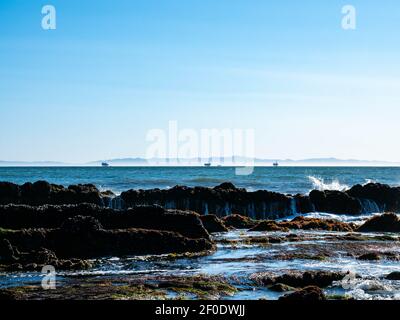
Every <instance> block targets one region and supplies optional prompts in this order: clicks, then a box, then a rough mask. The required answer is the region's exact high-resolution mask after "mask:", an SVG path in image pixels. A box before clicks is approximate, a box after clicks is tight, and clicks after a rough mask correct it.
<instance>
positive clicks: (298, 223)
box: [249, 216, 355, 232]
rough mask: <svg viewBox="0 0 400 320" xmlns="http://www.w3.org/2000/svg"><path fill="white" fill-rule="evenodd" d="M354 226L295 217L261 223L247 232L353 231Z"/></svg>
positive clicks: (327, 220) (326, 220)
mask: <svg viewBox="0 0 400 320" xmlns="http://www.w3.org/2000/svg"><path fill="white" fill-rule="evenodd" d="M354 228H355V226H354V225H352V224H349V223H344V222H340V221H338V220H333V219H316V218H305V217H301V216H299V217H296V218H294V219H293V220H291V221H285V222H277V221H272V220H269V221H261V222H260V223H259V224H257V225H256V226H254V227H253V228H251V229H250V230H249V231H283V232H287V231H289V230H293V229H294V230H296V229H302V230H326V231H342V232H346V231H353V230H354Z"/></svg>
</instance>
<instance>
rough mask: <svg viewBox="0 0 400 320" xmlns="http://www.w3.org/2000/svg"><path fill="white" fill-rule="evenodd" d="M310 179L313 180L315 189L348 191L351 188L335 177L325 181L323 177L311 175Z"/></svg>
mask: <svg viewBox="0 0 400 320" xmlns="http://www.w3.org/2000/svg"><path fill="white" fill-rule="evenodd" d="M308 179H310V181H311V182H312V185H313V189H315V190H319V191H325V190H337V191H346V190H348V189H349V186H348V185H346V184H341V183H340V182H339V180H337V179H334V180H332V181H331V182H330V183H328V182H325V180H324V179H322V178H317V177H314V176H309V177H308Z"/></svg>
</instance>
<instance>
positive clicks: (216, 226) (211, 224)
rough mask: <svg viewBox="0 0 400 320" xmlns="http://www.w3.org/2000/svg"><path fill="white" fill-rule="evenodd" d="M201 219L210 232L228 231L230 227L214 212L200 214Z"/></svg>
mask: <svg viewBox="0 0 400 320" xmlns="http://www.w3.org/2000/svg"><path fill="white" fill-rule="evenodd" d="M200 220H201V222H202V223H203V226H204V228H206V230H207V231H208V232H209V233H214V232H226V231H228V228H227V227H226V226H225V225H224V223H223V222H222V220H221V219H219V218H217V216H215V215H213V214H209V215H206V216H200Z"/></svg>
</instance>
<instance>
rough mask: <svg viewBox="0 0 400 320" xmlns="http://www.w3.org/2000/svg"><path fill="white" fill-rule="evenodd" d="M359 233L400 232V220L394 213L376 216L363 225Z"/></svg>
mask: <svg viewBox="0 0 400 320" xmlns="http://www.w3.org/2000/svg"><path fill="white" fill-rule="evenodd" d="M357 231H359V232H400V218H399V217H398V216H397V215H396V214H394V213H385V214H383V215H380V216H374V217H372V218H370V219H369V220H367V221H366V222H365V223H364V224H363V225H361V226H360V227H359V228H358V229H357Z"/></svg>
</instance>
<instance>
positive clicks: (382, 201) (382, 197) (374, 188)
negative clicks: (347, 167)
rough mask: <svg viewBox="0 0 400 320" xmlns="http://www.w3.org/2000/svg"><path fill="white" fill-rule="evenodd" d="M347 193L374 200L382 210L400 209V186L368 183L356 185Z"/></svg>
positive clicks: (358, 197) (355, 196) (395, 210)
mask: <svg viewBox="0 0 400 320" xmlns="http://www.w3.org/2000/svg"><path fill="white" fill-rule="evenodd" d="M346 193H347V194H348V195H349V196H351V197H353V198H357V199H367V200H370V201H373V202H374V203H375V204H377V206H378V208H379V209H380V211H394V212H399V211H400V187H390V186H389V185H386V184H381V183H368V184H366V185H355V186H354V187H352V188H351V189H350V190H348V191H347V192H346Z"/></svg>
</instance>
